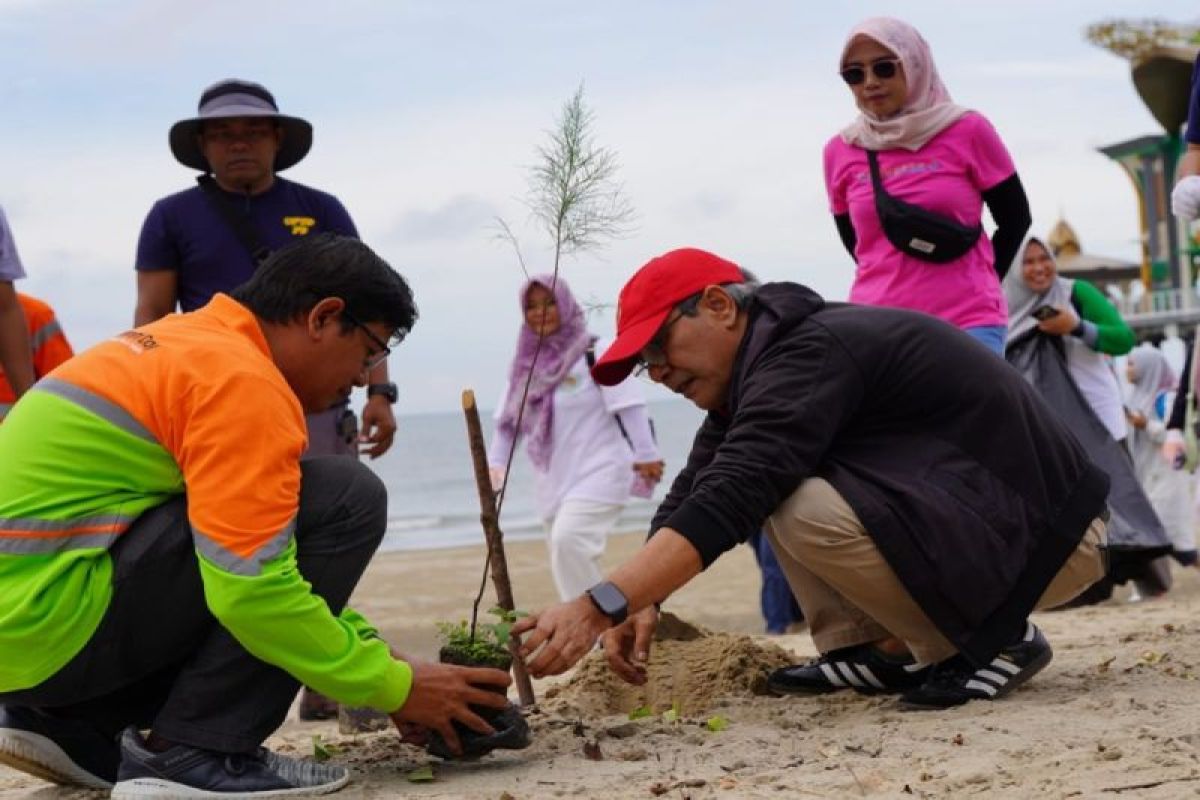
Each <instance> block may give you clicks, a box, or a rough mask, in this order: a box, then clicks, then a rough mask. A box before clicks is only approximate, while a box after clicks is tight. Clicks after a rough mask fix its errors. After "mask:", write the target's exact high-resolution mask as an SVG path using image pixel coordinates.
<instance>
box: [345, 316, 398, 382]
mask: <svg viewBox="0 0 1200 800" xmlns="http://www.w3.org/2000/svg"><path fill="white" fill-rule="evenodd" d="M342 316H343V317H345V318H346V320H347V321H348V322H349V323H350V324H351V325H353V326H354V327H356V328H358V329H359V330H360V331H362V332H363V333H365V334H366V335H367V338H368V339H370V340H371V343H372V344H374V345H375V346H376V347H378V348H379V350H378V352H375V353H372V354H371V355H369V356H367V360H366V362H365V363H364V366H363V369H365V370H367V371H368V372H370V371H371V370H373V369H375V368H376V367H378V366H379V365H380V364H382V363H383V362H384V361H387V357H388V356H390V355H391V354H392V348H390V347H388V345H387V342H385V341H384V340H383V339H380V338H379V337H378V336H376V335H375V334H374V333H373V332H372V331H371V329H370V328H368V327H367V326H366V325H363V324H362V323H361V322H359V321H358V320H356V319H355V318H354V315H353V314H351V313H350V312H349V311H347V310H346V309H344V308H343V309H342Z"/></svg>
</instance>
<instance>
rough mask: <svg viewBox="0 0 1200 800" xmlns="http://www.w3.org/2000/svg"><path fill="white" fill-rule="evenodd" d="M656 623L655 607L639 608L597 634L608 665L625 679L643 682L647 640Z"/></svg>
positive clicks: (647, 655)
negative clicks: (600, 633) (625, 618)
mask: <svg viewBox="0 0 1200 800" xmlns="http://www.w3.org/2000/svg"><path fill="white" fill-rule="evenodd" d="M657 626H658V610H657V609H656V608H655V607H654V606H649V607H647V608H643V609H642V610H641V611H639V612H637V613H636V614H634V615H633V616H631V617H630V618H629V619H627V620H625V621H624V622H622V623H621V624H620V625H618V626H617V627H615V628H613V629H612V630H608V631H605V632H604V635H603V636H601V637H600V642H601V644H603V645H604V655H605V656H606V657H607V658H608V666H609V667H610V668H611V669H612V671H613V672H615V673H617V675H619V676H621V678H622V679H623V680H625V681H626V682H627V683H632V684H633V685H634V686H643V685H645V683H646V665H647V664H648V663H649V662H650V643H651V641H652V640H653V639H654V629H655V628H656V627H657Z"/></svg>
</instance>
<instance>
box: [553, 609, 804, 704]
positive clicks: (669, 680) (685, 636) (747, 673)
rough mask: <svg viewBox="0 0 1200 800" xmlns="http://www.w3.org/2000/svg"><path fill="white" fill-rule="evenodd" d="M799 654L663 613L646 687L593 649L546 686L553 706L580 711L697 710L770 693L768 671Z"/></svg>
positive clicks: (787, 662)
mask: <svg viewBox="0 0 1200 800" xmlns="http://www.w3.org/2000/svg"><path fill="white" fill-rule="evenodd" d="M795 661H796V657H795V656H794V655H792V654H791V653H789V652H787V651H786V650H784V649H782V648H780V647H778V646H776V645H773V644H765V643H759V642H756V641H755V640H754V639H752V638H751V637H749V636H743V635H735V634H728V633H713V632H711V631H708V630H705V629H703V628H697V627H695V626H693V625H690V624H688V623H686V622H684V621H683V620H680V619H679V618H677V617H675V616H674V615H672V614H663V618H662V620H661V621H660V623H659V627H658V631H657V633H656V635H655V643H654V646H653V647H652V648H651V650H650V663H649V665H648V667H647V678H648V680H647V682H646V685H645V686H631V685H630V684H628V683H625V681H623V680H621V679H620V678H619V677H617V676H616V675H615V674H614V673H613V672H612V671H611V670H610V669H609V668H608V663H607V662H606V661H605V659H604V654H603V653H601V652H599V651H597V652H593V653H591V654H589V655H588V656H587V658H585V659H584V660H583V661H582V662H580V664H579V666H578V667H577V668H576V670H575V674H574V675H573V676H572V677H571V679H570V680H569V681H568V682H566V683H564V684H562V685H561V686H557V687H554V688H552V689H550V690H549V691H547V693H546V697H545V699H546V701H547V706H548V708H550V709H553V710H555V711H558V712H559V713H564V714H576V715H580V716H589V715H606V714H627V713H629V712H630V711H633V710H634V709H636V708H640V707H642V706H649V707H650V709H651V710H652V711H653V712H655V713H660V712H662V711H666V710H667V709H669V708H671V707H672V706H674V705H675V704H676V703H678V706H679V712H680V713H681V714H685V715H686V714H698V713H701V712H704V711H707V710H708V709H709V708H711V707H712V706H713V704H714V702H715V701H716V700H717V699H719V698H722V697H729V696H735V697H736V696H742V697H744V696H747V695H756V694H766V693H767V689H766V682H767V675H768V674H769V673H770V672H771V670H774V669H776V668H778V667H782V666H786V665H787V664H792V663H795Z"/></svg>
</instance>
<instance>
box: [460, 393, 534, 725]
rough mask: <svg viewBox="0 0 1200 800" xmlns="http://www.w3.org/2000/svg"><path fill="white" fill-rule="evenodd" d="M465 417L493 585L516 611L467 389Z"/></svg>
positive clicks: (524, 692) (516, 662) (521, 676)
mask: <svg viewBox="0 0 1200 800" xmlns="http://www.w3.org/2000/svg"><path fill="white" fill-rule="evenodd" d="M462 408H463V416H464V417H466V420H467V442H468V444H470V446H471V461H472V463H473V464H474V466H475V486H476V488H477V489H478V490H479V521H480V523H481V524H482V525H483V535H484V537H485V538H486V539H487V546H488V560H489V561H490V562H491V566H492V584H493V585H494V586H495V587H496V601H497V605H499V606H500V607H501V608H503V609H505V610H507V611H512V610H514V609H516V607H517V606H516V602H515V601H514V600H513V593H512V582H511V581H510V580H509V579H508V560H507V559H506V558H505V557H504V534H503V533H501V532H500V520H499V518H498V517H497V516H496V493H495V492H493V491H492V479H491V476H490V475H489V474H488V465H487V448H486V447H485V446H484V443H483V428H482V427H481V426H480V424H479V409H478V408H477V407H476V405H475V392H473V391H471V390H470V389H464V390H463V393H462ZM519 646H520V640H518V639H517V638H516V637H515V636H514V637H512V638H511V639H510V640H509V642H508V649H509V651H510V652H511V653H512V655H513V667H512V669H513V680H514V681H515V682H516V684H517V696H518V697H519V698H520V700H521V705H522V706H525V707H529V706H532V705H533V704H534V703H535V702H536V701H535V700H534V697H533V683H532V682H531V681H530V680H529V673H528V672H526V671H525V662H524V661H522V660H521V658H520V656H518V655H517V648H518V647H519Z"/></svg>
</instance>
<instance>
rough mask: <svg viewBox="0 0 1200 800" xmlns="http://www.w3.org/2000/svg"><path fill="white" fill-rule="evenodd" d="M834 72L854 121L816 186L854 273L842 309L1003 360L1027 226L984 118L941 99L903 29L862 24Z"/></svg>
mask: <svg viewBox="0 0 1200 800" xmlns="http://www.w3.org/2000/svg"><path fill="white" fill-rule="evenodd" d="M840 70H841V76H842V79H843V80H844V81H845V82H846V84H847V85H848V87H849V89H850V93H851V94H852V95H853V97H854V103H855V105H857V106H858V109H859V112H860V113H859V115H858V117H857V118H855V120H854V121H853V122H851V123H850V125H848V126H847V127H846V128H844V129H843V130H842V131H841V132H840V133H839V134H838V135H837V136H834V137H833V139H831V140H830V141H829V143H828V144H827V145H826V146H825V184H826V189H827V190H828V193H829V201H830V206H831V209H832V211H833V216H834V221H835V223H836V224H837V229H838V233H839V235H840V236H841V239H842V242H843V244H845V246H846V249H847V250H848V251H849V252H850V255H851V256H852V257H853V258H854V260H855V262H856V263H857V265H858V268H857V271H856V273H855V278H854V284H853V287H852V288H851V290H850V301H851V302H854V303H863V304H866V305H880V306H895V307H900V308H910V309H914V310H916V311H923V312H925V313H927V314H932V315H934V316H936V317H941V318H942V319H944V320H946V321H947V322H950V323H952V324H954V325H956V326H958V327H959V328H962V329H964V330H965V331H966V332H967V333H969V334H971V335H972V336H974V337H975V338H976V339H978V340H980V341H981V342H983V343H984V344H985V345H987V346H988V347H989V348H990V349H992V350H993V351H994V352H996V353H997V354H999V355H1001V356H1003V354H1004V341H1005V334H1006V332H1007V328H1006V326H1007V322H1008V310H1007V308H1006V307H1005V302H1004V294H1003V292H1002V291H1001V289H1000V280H1001V279H1002V278H1003V277H1004V273H1005V271H1006V270H1007V268H1008V265H1009V264H1011V263H1012V261H1013V259H1014V258H1015V256H1016V253H1017V248H1018V247H1019V246H1020V244H1021V242H1022V240H1023V238H1024V236H1025V232H1026V231H1027V230H1028V229H1029V224H1030V222H1031V219H1030V215H1029V202H1028V200H1027V199H1026V197H1025V190H1024V189H1023V188H1022V187H1021V180H1020V178H1019V177H1018V176H1017V172H1016V168H1015V167H1014V166H1013V162H1012V158H1011V157H1010V156H1009V154H1008V151H1007V150H1006V149H1005V147H1004V144H1003V142H1001V141H1000V137H999V136H998V135H997V134H996V131H995V129H994V128H992V126H991V124H990V123H989V122H988V121H987V119H986V118H984V116H983V115H982V114H980V113H978V112H976V111H972V110H970V109H966V108H963V107H962V106H959V105H956V104H954V103H953V102H952V101H951V99H950V94H949V93H948V92H947V91H946V87H945V86H944V85H943V84H942V81H941V79H940V78H939V76H938V73H937V68H936V67H935V66H934V63H933V56H932V54H931V52H930V49H929V45H928V44H927V43H926V42H925V40H924V39H923V38H922V37H921V34H920V33H918V32H917V30H916V29H915V28H913V27H912V26H911V25H909V24H908V23H906V22H902V21H900V20H897V19H891V18H888V17H876V18H872V19H868V20H866V21H864V22H862V23H860V24H859V25H858V26H856V27H855V28H854V29H853V30H852V31H851V32H850V36H849V37H848V39H847V40H846V45H845V47H844V48H843V50H842V56H841V62H840ZM872 154H873V155H872ZM871 159H874V161H875V162H876V165H877V166H876V168H875V169H872V165H871ZM873 173H874V175H873ZM984 204H986V205H987V207H988V211H989V212H990V213H991V216H992V219H993V220H994V222H995V223H996V231H995V233H994V234H993V235H992V236H991V238H990V239H989V238H988V237H987V236H986V235H985V234H983V232H982V227H981V224H980V221H981V217H982V210H983V208H982V207H983V205H984Z"/></svg>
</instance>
